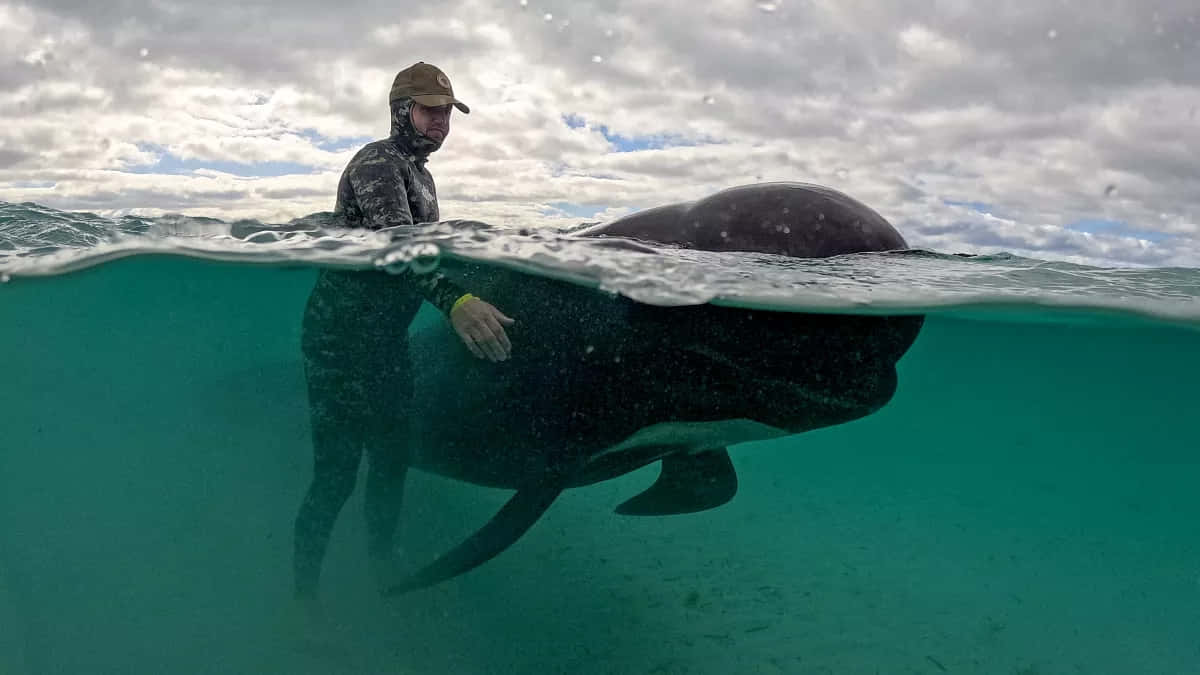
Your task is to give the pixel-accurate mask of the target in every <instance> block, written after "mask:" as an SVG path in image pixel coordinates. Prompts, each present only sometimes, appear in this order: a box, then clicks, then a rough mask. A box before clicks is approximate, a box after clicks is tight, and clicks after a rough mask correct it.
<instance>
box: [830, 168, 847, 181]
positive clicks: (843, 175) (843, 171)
mask: <svg viewBox="0 0 1200 675" xmlns="http://www.w3.org/2000/svg"><path fill="white" fill-rule="evenodd" d="M833 175H835V176H837V177H838V179H840V180H846V179H847V178H849V177H850V170H849V169H838V170H837V171H834V172H833Z"/></svg>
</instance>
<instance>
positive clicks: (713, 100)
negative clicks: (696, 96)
mask: <svg viewBox="0 0 1200 675" xmlns="http://www.w3.org/2000/svg"><path fill="white" fill-rule="evenodd" d="M716 102H717V98H716V97H715V96H711V95H710V96H705V97H704V104H705V105H712V104H714V103H716Z"/></svg>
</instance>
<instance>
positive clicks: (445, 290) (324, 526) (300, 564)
mask: <svg viewBox="0 0 1200 675" xmlns="http://www.w3.org/2000/svg"><path fill="white" fill-rule="evenodd" d="M389 103H390V107H391V134H390V136H389V138H387V139H384V140H380V141H375V142H373V143H370V144H368V145H367V146H365V147H364V148H362V150H360V151H359V152H358V153H357V154H356V155H355V156H354V158H353V159H351V160H350V163H349V165H347V167H346V170H345V172H344V173H343V174H342V178H341V182H340V183H339V184H338V193H337V205H336V207H335V208H334V212H335V213H336V214H341V215H343V216H344V217H345V219H346V223H347V225H348V226H350V227H366V228H371V229H380V228H384V227H393V226H404V225H413V224H415V223H424V222H434V221H437V220H438V217H439V214H438V205H437V196H436V195H437V192H436V190H435V187H434V184H433V177H432V176H431V175H430V174H429V170H428V169H427V168H426V167H425V163H426V160H427V159H428V157H429V155H430V154H431V153H433V152H435V151H437V150H438V149H439V148H440V147H441V146H442V143H443V142H445V140H446V137H447V136H448V135H449V133H450V114H451V108H452V107H454V108H458V109H459V110H460V111H462V112H463V113H469V112H470V109H469V108H467V106H466V105H464V104H463V103H462V102H461V101H459V100H458V99H456V98H455V97H454V90H453V89H452V88H451V86H450V80H449V79H448V78H447V77H446V75H445V74H444V73H443V72H442V71H441V70H439V69H438V68H436V67H434V66H432V65H429V64H427V63H423V62H422V63H417V64H415V65H413V66H411V67H409V68H406V69H404V70H402V71H400V73H399V74H397V75H396V79H395V81H394V82H393V84H392V89H391V94H390V96H389ZM422 300H427V301H429V302H430V303H431V304H433V305H434V306H435V307H437V308H438V310H440V311H441V312H442V313H443V314H444V315H446V317H447V318H448V319H449V321H450V322H451V324H452V325H453V326H454V329H455V331H456V332H457V333H458V335H459V336H460V337H461V338H462V340H463V342H464V343H465V345H466V347H467V348H468V349H469V350H471V352H472V353H473V354H474V355H475V356H477V357H479V358H486V359H489V360H491V361H503V360H505V359H507V358H508V356H509V354H510V353H511V349H512V345H511V343H510V342H509V340H508V337H507V336H506V334H505V331H504V328H503V326H504V325H510V324H512V323H513V320H512V319H510V318H509V317H507V316H505V315H504V314H502V313H501V312H500V311H499V310H497V309H496V308H495V307H493V306H492V305H490V304H488V303H487V302H484V301H483V300H480V299H478V298H476V297H475V296H473V295H471V294H470V293H467V292H466V291H465V290H464V289H462V288H459V287H458V286H456V285H455V284H454V283H452V282H451V281H450V280H449V279H446V278H445V277H443V276H441V275H440V274H437V273H433V274H424V275H419V274H416V273H413V272H412V271H406V272H403V273H401V274H396V275H393V274H389V273H386V272H376V271H366V272H357V271H356V272H348V271H338V270H322V271H321V273H320V274H319V276H318V279H317V283H316V286H315V288H314V289H313V291H312V294H311V295H310V296H309V300H308V305H307V307H306V309H305V314H304V323H303V331H302V349H303V353H304V362H305V377H306V379H307V381H308V396H309V406H310V414H311V422H312V438H313V450H314V460H315V461H314V469H313V480H312V484H311V485H310V486H309V488H308V492H307V494H306V495H305V497H304V502H303V503H302V504H301V506H300V512H299V514H298V515H297V517H296V529H295V551H294V555H295V559H294V565H295V569H294V573H295V591H296V594H297V596H298V598H299V599H300V600H301V601H303V602H305V603H307V604H310V605H311V606H312V607H314V608H315V601H316V594H317V586H318V580H319V577H320V572H321V563H322V560H323V559H324V557H325V551H326V549H327V547H328V544H329V537H330V534H331V532H332V531H333V526H334V522H335V521H336V520H337V516H338V513H339V511H341V509H342V506H343V505H344V504H345V503H346V500H347V499H348V498H349V497H350V494H351V493H352V492H353V491H354V483H355V479H356V477H357V474H358V467H359V463H360V461H361V459H362V455H363V452H364V451H366V452H367V453H368V454H369V455H370V457H369V464H368V472H367V486H366V520H367V554H368V557H369V558H370V561H371V568H372V572H373V574H374V575H375V576H376V581H377V582H382V581H383V580H384V579H383V578H382V577H385V576H386V574H387V570H388V569H389V568H390V566H391V565H390V563H391V552H392V550H393V545H392V536H393V533H394V531H395V529H396V522H397V519H398V517H399V513H400V506H401V500H402V497H403V491H404V479H405V475H406V473H407V469H408V451H409V448H408V447H407V446H408V440H407V438H406V436H407V425H406V422H407V419H406V411H407V410H408V408H409V401H410V399H411V397H412V395H413V392H412V375H411V372H410V366H409V356H408V338H407V335H408V326H409V324H410V323H411V322H412V319H413V317H414V316H415V315H416V313H417V310H418V309H419V308H420V306H421V302H422Z"/></svg>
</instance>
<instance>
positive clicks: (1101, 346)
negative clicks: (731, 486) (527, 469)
mask: <svg viewBox="0 0 1200 675" xmlns="http://www.w3.org/2000/svg"><path fill="white" fill-rule="evenodd" d="M456 228H457V229H456ZM405 234H406V235H411V236H405V237H401V238H391V237H388V236H387V235H379V234H373V235H366V234H363V233H350V232H341V231H334V230H331V229H329V228H328V223H327V221H326V220H325V218H324V217H323V216H322V215H321V214H314V216H313V217H310V218H308V219H302V220H300V221H296V222H294V223H289V224H285V225H280V226H275V227H265V226H262V225H260V224H256V223H226V222H222V221H219V220H198V219H188V218H164V219H137V218H125V219H121V220H116V221H113V220H108V219H104V218H99V217H94V216H87V215H81V214H68V213H62V212H56V211H52V210H49V209H45V208H43V207H39V206H37V205H29V204H26V205H16V204H0V275H2V276H0V278H2V279H3V280H4V283H2V284H0V378H3V386H0V439H2V440H0V673H22V674H24V673H30V674H32V673H39V674H40V673H142V672H145V673H150V672H175V673H515V672H520V673H560V672H561V673H567V672H570V673H643V674H647V675H651V674H654V675H675V674H682V673H688V674H699V673H803V674H818V673H837V674H841V673H865V674H873V673H887V674H892V673H928V674H932V675H937V674H939V673H956V674H957V673H987V674H992V673H996V674H1005V675H1008V674H1012V675H1018V674H1019V675H1034V674H1039V675H1050V674H1052V673H1072V674H1074V673H1087V674H1089V675H1091V674H1100V673H1105V674H1107V673H1112V674H1114V675H1115V674H1129V673H1139V674H1141V673H1146V674H1151V673H1154V674H1159V673H1161V674H1169V675H1176V674H1187V673H1197V672H1200V640H1197V639H1196V636H1197V635H1200V525H1197V523H1200V490H1198V489H1197V486H1198V485H1200V424H1198V423H1197V414H1198V413H1200V331H1198V330H1197V328H1198V327H1200V271H1198V270H1187V269H1138V270H1110V269H1098V268H1087V267H1081V266H1076V265H1070V264H1066V263H1052V262H1046V261H1037V260H1029V259H1022V258H1017V257H1013V256H1006V255H995V256H956V255H952V254H951V253H952V252H941V253H937V252H927V251H925V252H922V251H916V252H907V253H903V254H870V255H860V256H845V257H841V258H836V259H829V260H815V261H814V260H809V261H796V260H787V259H779V258H775V257H771V256H761V255H743V254H719V255H718V254H703V253H697V252H690V251H670V250H667V251H661V252H660V253H659V255H657V256H650V255H647V254H645V253H641V252H639V251H638V250H636V248H625V247H619V246H612V245H609V244H600V243H596V242H581V241H578V240H574V239H572V238H571V237H570V235H569V232H544V231H532V232H522V231H517V230H495V229H492V228H487V227H484V226H482V225H479V224H470V223H457V224H444V225H440V226H431V227H427V228H421V229H420V230H419V231H414V232H412V233H405ZM439 256H445V257H447V258H465V259H471V260H474V261H478V262H483V263H485V264H492V265H503V266H508V267H513V268H518V269H520V270H522V271H524V272H527V273H529V274H536V275H544V276H552V277H556V278H564V279H569V280H572V281H575V282H578V283H580V284H581V285H585V286H591V287H594V288H597V289H599V290H598V291H597V292H620V293H624V294H627V295H630V296H632V297H634V298H635V299H639V300H641V301H643V302H647V303H651V304H665V305H670V304H681V303H696V302H706V301H708V302H715V303H721V304H728V305H740V306H747V307H765V308H772V309H777V310H779V311H819V312H835V313H836V312H847V313H921V314H925V315H926V316H927V320H926V323H925V326H924V328H923V330H922V332H921V335H920V336H919V337H918V339H917V341H916V343H915V344H914V346H913V347H912V349H911V350H910V351H909V352H908V353H907V354H906V356H905V357H904V358H903V360H902V361H901V362H900V364H899V376H900V379H899V388H898V390H897V392H896V396H895V398H894V399H893V400H892V401H891V402H890V403H889V404H888V405H887V406H886V407H885V408H883V409H882V410H880V411H879V412H877V413H875V414H873V415H871V416H869V417H866V418H864V419H861V420H857V421H855V422H851V423H848V424H844V425H840V426H836V427H831V428H826V429H821V430H818V431H814V432H810V433H806V434H801V435H797V436H792V437H788V438H784V439H779V440H772V441H762V442H755V443H745V444H742V445H739V446H735V447H733V448H732V449H731V455H732V456H733V461H734V464H735V466H736V467H737V470H738V473H739V479H740V491H739V493H738V495H737V497H736V498H735V499H734V500H733V501H732V502H731V503H729V504H727V505H725V506H723V507H721V508H719V509H716V510H712V511H708V512H704V513H700V514H693V515H687V516H673V517H664V518H628V517H622V516H618V515H616V514H614V513H612V509H613V507H614V506H615V505H616V504H618V503H620V502H621V501H623V500H624V499H626V498H628V497H630V496H632V495H633V494H636V493H637V492H639V491H640V490H641V489H643V488H644V487H645V486H646V485H648V484H649V483H650V482H652V481H653V479H654V477H655V475H656V469H654V468H653V467H647V468H645V469H641V470H639V471H636V472H634V473H631V474H629V475H626V476H623V477H621V478H619V479H616V480H612V481H608V482H605V483H601V484H599V485H595V486H592V487H587V488H581V489H576V490H571V491H568V492H567V493H566V494H564V495H563V496H562V497H561V498H560V499H559V500H558V501H557V502H556V503H555V504H554V506H553V507H552V508H551V509H550V511H549V513H547V515H546V516H545V517H544V518H543V519H542V520H541V521H539V522H538V523H537V524H536V525H535V526H534V527H533V529H532V530H531V531H530V532H529V533H528V534H527V535H526V536H525V537H524V538H523V539H522V540H521V541H520V542H518V543H517V545H515V546H514V547H513V548H512V549H510V550H508V551H507V552H505V553H504V554H502V555H501V556H499V557H498V558H496V559H495V560H493V561H491V562H489V563H487V564H486V565H484V566H483V567H481V568H479V569H478V570H476V571H474V572H472V573H470V574H468V575H466V576H463V577H460V578H458V579H455V580H452V581H450V582H448V583H446V584H443V585H441V586H438V587H435V588H433V589H430V590H427V591H423V592H420V593H416V594H413V595H410V596H405V597H403V598H400V599H395V600H385V599H383V598H380V597H379V596H378V595H377V594H376V593H375V592H374V591H373V590H372V585H371V584H370V583H369V582H368V575H367V566H366V560H365V554H364V550H363V537H364V533H363V523H362V508H361V501H360V499H361V491H360V493H359V494H356V495H355V497H354V498H352V501H351V503H350V504H349V505H348V506H347V508H346V509H345V510H344V511H343V513H342V517H341V519H340V520H339V523H338V527H337V530H336V531H335V533H334V541H333V544H332V546H331V549H330V554H329V557H328V559H327V561H326V572H325V575H324V578H323V587H324V589H325V594H326V598H327V600H328V603H329V612H330V615H331V616H332V617H333V620H334V622H335V625H334V630H333V631H332V632H331V634H330V635H329V640H328V641H327V642H322V643H319V644H314V643H313V642H312V641H311V640H305V639H303V636H302V635H301V631H300V630H299V629H298V625H297V621H296V617H295V614H294V612H293V611H292V608H291V607H290V603H289V599H290V594H289V592H290V584H291V577H290V553H291V548H290V547H291V527H292V522H293V518H294V517H295V510H296V508H297V506H298V505H299V501H300V498H301V495H302V493H303V490H304V489H305V487H306V485H307V481H308V479H309V471H310V461H311V446H310V443H309V437H308V433H309V431H308V419H307V407H306V400H305V391H304V380H303V374H302V371H301V367H300V357H299V328H300V316H301V312H302V309H303V305H304V302H305V300H306V298H307V294H308V292H309V290H310V288H311V286H312V283H313V281H314V278H315V275H316V272H317V269H318V268H319V267H320V266H346V267H355V268H371V267H382V268H388V267H394V266H398V265H404V264H415V265H419V266H427V267H432V266H433V265H434V264H436V263H437V262H438V259H439ZM513 313H514V314H516V313H517V310H516V309H514V310H513ZM439 320H440V318H439V317H438V316H436V314H435V313H433V312H431V311H428V308H426V309H425V310H422V314H421V315H420V316H418V319H417V323H418V324H421V323H423V322H430V321H439ZM515 348H516V349H519V348H520V345H519V344H518V345H515ZM360 484H361V483H360ZM507 496H508V493H507V492H506V491H503V490H495V489H488V488H481V487H476V486H472V485H467V484H462V483H458V482H455V481H451V480H447V479H443V478H439V477H437V476H432V475H426V474H420V473H416V474H411V475H410V489H409V492H408V494H407V496H406V510H405V513H404V515H403V518H402V524H401V532H400V535H401V536H400V541H401V542H402V546H403V549H404V553H405V555H406V556H408V557H411V559H413V560H416V561H425V560H427V559H428V558H430V557H431V556H433V555H435V554H437V553H439V552H441V551H443V550H445V549H446V548H447V547H448V545H450V544H453V543H455V542H457V541H458V540H459V539H460V538H461V537H462V536H464V535H465V534H467V533H469V532H471V531H473V530H474V529H475V528H476V527H478V526H479V525H481V524H482V523H483V522H485V521H486V520H487V519H488V518H489V517H491V515H492V514H493V513H494V512H495V510H496V509H497V508H498V507H499V506H500V505H501V504H503V502H504V501H505V499H506V498H507Z"/></svg>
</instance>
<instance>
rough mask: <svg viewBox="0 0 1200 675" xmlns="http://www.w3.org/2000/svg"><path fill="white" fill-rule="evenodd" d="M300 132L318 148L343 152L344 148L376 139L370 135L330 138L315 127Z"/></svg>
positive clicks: (362, 144) (355, 146)
mask: <svg viewBox="0 0 1200 675" xmlns="http://www.w3.org/2000/svg"><path fill="white" fill-rule="evenodd" d="M298 133H299V135H300V136H301V137H302V138H304V139H306V140H308V142H310V143H312V144H313V145H314V146H316V147H317V148H320V149H321V150H324V151H325V152H341V151H343V150H350V149H351V148H358V147H361V146H364V145H366V144H367V143H370V142H371V141H372V140H374V139H373V138H371V137H370V136H339V137H336V138H330V137H328V136H322V135H321V134H319V133H317V132H316V130H314V129H303V130H301V131H300V132H298Z"/></svg>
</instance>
